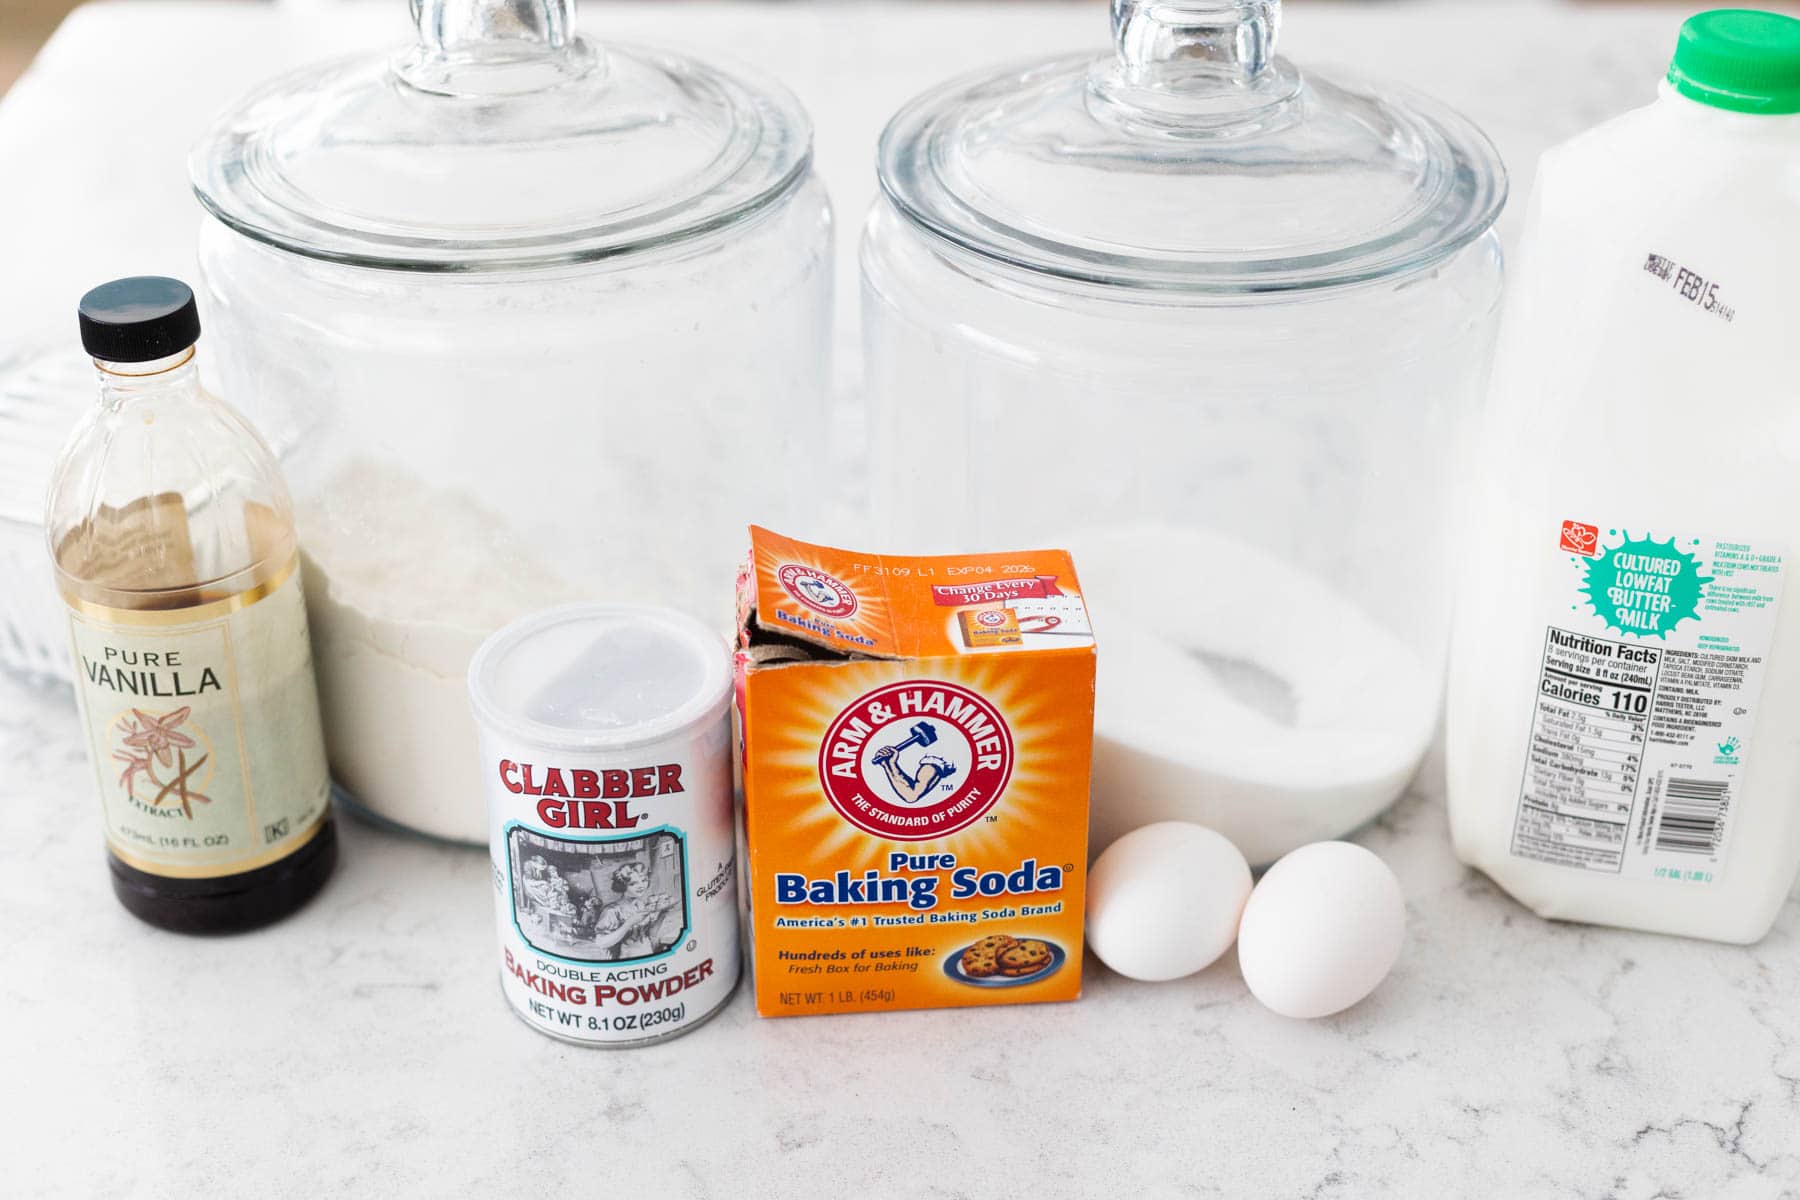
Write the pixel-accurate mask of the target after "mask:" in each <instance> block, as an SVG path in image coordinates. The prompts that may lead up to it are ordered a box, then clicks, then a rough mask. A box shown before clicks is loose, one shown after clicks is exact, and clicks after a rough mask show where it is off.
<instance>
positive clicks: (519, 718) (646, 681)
mask: <svg viewBox="0 0 1800 1200" xmlns="http://www.w3.org/2000/svg"><path fill="white" fill-rule="evenodd" d="M730 698H731V658H730V653H729V651H728V650H727V649H726V646H725V642H724V639H723V638H722V637H720V636H719V635H718V634H717V633H715V632H713V630H711V629H710V628H708V627H707V626H706V625H705V624H704V623H703V622H701V621H699V620H697V619H695V618H693V617H690V616H688V615H687V614H686V613H681V612H676V611H674V610H673V609H665V608H648V607H640V606H636V605H628V604H568V605H563V606H561V607H558V608H551V609H545V610H544V611H542V612H539V613H534V614H532V615H531V616H528V617H523V618H521V619H519V620H517V621H514V622H513V623H512V624H511V625H508V626H506V628H504V629H502V630H500V631H499V632H498V633H495V634H494V635H493V636H492V637H490V638H488V640H487V641H486V642H484V643H482V646H481V648H480V649H479V650H477V651H476V652H475V657H474V658H473V659H471V660H470V662H469V702H470V704H471V706H472V707H473V708H474V710H475V719H476V720H477V721H478V722H479V723H480V724H481V725H482V726H484V727H485V728H487V729H488V730H490V731H493V732H497V733H502V734H505V735H507V736H509V737H514V738H517V739H519V740H521V741H525V742H530V743H535V744H537V745H540V746H544V747H548V748H553V749H566V750H620V749H627V748H630V747H633V746H639V745H643V744H646V743H649V742H655V741H660V740H662V739H664V738H667V737H670V736H672V735H675V734H679V733H680V732H682V731H683V730H685V729H689V728H692V727H693V726H695V725H698V724H700V723H702V722H705V721H708V720H710V719H714V718H717V717H718V716H719V715H721V713H722V712H723V711H724V709H725V706H726V704H727V703H729V701H730Z"/></svg>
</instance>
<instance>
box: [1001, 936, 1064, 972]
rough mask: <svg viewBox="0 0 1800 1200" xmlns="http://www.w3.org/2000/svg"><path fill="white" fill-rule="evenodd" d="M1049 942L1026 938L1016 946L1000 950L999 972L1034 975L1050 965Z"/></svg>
mask: <svg viewBox="0 0 1800 1200" xmlns="http://www.w3.org/2000/svg"><path fill="white" fill-rule="evenodd" d="M1050 957H1051V955H1050V943H1049V942H1044V941H1039V940H1038V939H1037V938H1027V939H1026V940H1024V941H1022V942H1020V943H1019V944H1018V945H1016V946H1008V947H1007V948H1006V949H1004V950H1002V951H1000V954H999V959H1000V973H1001V974H1002V975H1011V976H1015V977H1016V976H1020V975H1036V974H1037V973H1038V972H1039V971H1042V970H1043V969H1044V968H1045V967H1047V966H1049V965H1050Z"/></svg>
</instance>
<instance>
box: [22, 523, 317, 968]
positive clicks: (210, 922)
mask: <svg viewBox="0 0 1800 1200" xmlns="http://www.w3.org/2000/svg"><path fill="white" fill-rule="evenodd" d="M246 518H247V523H248V526H249V530H250V535H251V538H252V540H253V541H254V542H255V543H256V545H257V548H258V550H259V551H260V553H259V556H258V563H257V566H255V567H254V568H252V569H250V570H248V571H244V572H241V573H239V574H238V575H236V576H233V577H231V578H230V579H228V580H218V581H214V582H211V583H204V584H199V583H195V582H193V580H194V579H195V577H196V575H197V574H198V572H197V571H196V570H195V569H194V554H193V547H192V543H191V541H190V539H189V536H188V532H187V515H186V511H185V507H184V505H183V503H182V500H181V497H179V496H177V495H173V494H165V495H161V496H148V497H145V498H143V499H142V500H139V501H137V502H134V503H132V504H129V505H126V506H125V507H123V508H116V509H115V508H106V509H102V510H100V512H99V514H98V515H97V516H96V517H94V518H92V519H90V520H88V521H84V522H83V523H82V524H81V525H79V526H77V527H76V528H74V529H72V530H70V531H69V533H68V535H67V536H66V537H64V538H63V540H62V542H61V544H60V545H59V546H58V547H57V553H56V566H57V575H58V581H59V583H60V584H61V587H62V590H63V594H64V598H65V600H67V601H69V602H70V603H85V604H88V605H97V606H101V607H103V608H110V609H118V610H129V611H171V610H180V609H185V608H197V607H199V606H201V605H204V604H211V603H213V602H215V601H218V600H226V599H230V598H231V597H233V596H235V595H238V594H240V593H242V592H245V591H249V590H252V589H256V588H259V587H262V586H263V585H264V584H266V583H268V582H269V581H270V580H272V579H275V578H277V577H278V576H280V575H281V574H282V573H283V572H285V571H286V570H287V568H288V566H289V565H290V564H291V563H292V562H293V560H294V556H295V545H294V537H293V533H292V531H291V530H290V529H288V528H287V527H286V525H285V523H284V522H282V521H280V520H279V519H277V518H275V516H274V514H272V513H269V512H268V511H267V510H264V509H261V508H260V507H259V506H251V507H250V509H249V511H248V512H247V513H246ZM106 857H107V862H108V865H110V866H111V868H112V884H113V894H114V895H115V896H117V897H118V898H119V903H121V904H123V905H124V906H125V908H126V909H127V910H128V911H129V912H131V913H132V915H134V916H136V917H138V918H140V919H141V920H144V921H147V922H149V923H150V924H152V925H155V926H158V927H160V928H163V929H169V930H173V931H175V932H177V933H235V932H239V931H242V930H248V929H255V928H257V927H259V926H262V925H267V924H269V923H271V922H273V921H277V920H280V919H281V918H282V917H285V916H287V915H288V914H289V913H291V912H293V911H294V910H295V909H297V908H299V907H300V906H301V905H303V904H305V903H306V902H307V901H308V900H310V899H311V898H312V897H313V895H314V894H315V893H317V892H318V890H319V889H320V888H321V887H323V886H324V884H325V881H326V880H327V879H328V878H330V876H331V872H332V869H333V868H334V867H335V866H336V865H337V826H336V823H335V821H334V819H333V818H332V816H331V813H330V811H329V809H327V811H326V813H325V817H324V820H323V822H322V823H321V825H320V827H319V829H318V832H317V833H315V834H314V835H313V836H312V837H311V838H310V839H308V840H307V841H306V842H305V843H304V844H303V845H301V846H299V847H298V848H297V849H296V850H295V851H294V852H293V853H292V854H289V855H288V856H287V857H285V858H282V859H278V860H277V861H275V862H272V863H268V864H266V865H264V866H260V867H257V868H255V869H253V870H249V871H244V872H241V873H239V874H236V875H215V876H209V877H204V878H194V879H188V878H173V877H170V876H166V875H157V874H153V873H151V872H149V871H143V870H139V869H138V868H137V867H134V866H132V865H131V864H130V863H127V862H125V861H123V860H122V859H120V858H119V856H118V855H117V854H115V853H113V851H112V848H111V847H110V846H109V847H108V848H107V852H106Z"/></svg>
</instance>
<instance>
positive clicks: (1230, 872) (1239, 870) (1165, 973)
mask: <svg viewBox="0 0 1800 1200" xmlns="http://www.w3.org/2000/svg"><path fill="white" fill-rule="evenodd" d="M1249 895H1250V866H1249V864H1248V863H1246V862H1245V861H1244V856H1243V855H1242V854H1240V853H1238V848H1237V847H1236V846H1234V845H1232V844H1231V843H1230V842H1229V841H1227V840H1225V838H1224V837H1223V836H1221V835H1220V834H1217V833H1214V832H1213V831H1212V830H1210V829H1208V828H1206V827H1205V826H1204V825H1190V824H1189V823H1187V822H1186V821H1159V822H1158V823H1156V824H1154V825H1146V826H1144V827H1143V828H1142V829H1134V830H1132V831H1131V832H1130V833H1128V834H1126V835H1125V836H1124V837H1122V838H1120V839H1119V840H1118V841H1116V842H1114V843H1113V844H1112V845H1110V846H1108V847H1107V848H1106V850H1105V852H1104V853H1102V854H1101V855H1100V857H1099V858H1097V859H1095V860H1094V866H1093V869H1092V870H1091V871H1089V872H1088V897H1087V939H1088V945H1089V946H1091V947H1093V950H1094V953H1095V954H1096V955H1098V956H1099V958H1100V961H1101V962H1103V963H1105V964H1106V965H1107V966H1109V967H1111V968H1112V969H1113V970H1115V971H1117V972H1118V973H1119V974H1121V975H1127V976H1130V977H1131V978H1132V979H1145V980H1163V979H1179V978H1181V977H1182V976H1183V975H1192V974H1193V973H1194V972H1195V971H1198V970H1200V969H1201V968H1202V967H1205V966H1207V965H1208V964H1210V963H1211V962H1213V960H1215V959H1217V958H1218V957H1219V955H1221V954H1223V953H1225V951H1226V950H1228V949H1230V947H1231V942H1232V939H1233V938H1235V937H1237V927H1238V916H1239V914H1241V913H1242V912H1243V911H1244V901H1245V899H1246V898H1248V896H1249Z"/></svg>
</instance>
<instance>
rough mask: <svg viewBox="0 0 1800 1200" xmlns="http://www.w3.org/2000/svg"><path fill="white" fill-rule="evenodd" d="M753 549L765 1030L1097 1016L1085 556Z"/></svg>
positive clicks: (1090, 646)
mask: <svg viewBox="0 0 1800 1200" xmlns="http://www.w3.org/2000/svg"><path fill="white" fill-rule="evenodd" d="M751 544H752V551H751V558H750V562H749V563H748V565H747V567H746V569H745V571H744V574H743V576H742V578H741V579H740V580H739V585H738V609H739V618H740V621H739V624H740V644H739V649H738V653H737V670H738V703H739V706H740V716H741V723H742V737H743V744H742V753H743V763H744V833H745V839H746V844H747V847H748V856H747V857H748V867H747V872H748V880H747V882H748V888H747V891H748V896H749V907H750V916H749V926H750V938H751V959H752V965H753V968H754V977H755V989H756V1007H757V1011H758V1012H760V1013H762V1014H763V1015H764V1016H789V1015H796V1014H802V1013H828V1012H848V1011H856V1010H866V1009H896V1008H931V1007H950V1006H956V1005H970V1004H1007V1003H1022V1002H1031V1001H1041V1000H1071V999H1074V998H1075V997H1077V996H1079V995H1080V994H1081V948H1082V941H1081V939H1082V915H1083V913H1082V901H1083V895H1084V891H1085V887H1086V874H1087V825H1088V777H1089V766H1090V758H1091V753H1092V746H1093V721H1094V638H1093V632H1092V629H1091V628H1090V626H1089V624H1088V619H1087V611H1086V608H1085V606H1084V605H1083V603H1082V599H1081V594H1080V587H1079V584H1078V582H1077V580H1076V577H1075V571H1074V567H1073V566H1072V564H1071V563H1070V561H1069V558H1068V556H1067V555H1066V554H1064V553H1063V552H1061V551H1054V550H1039V551H1027V552H1023V553H1018V554H974V555H963V556H955V557H942V558H899V557H893V556H881V555H872V554H855V553H851V552H848V551H843V550H832V549H827V548H824V547H820V546H812V545H808V544H806V543H803V542H796V541H792V540H789V539H787V538H783V537H779V536H777V535H775V534H772V533H770V532H768V531H767V530H763V529H752V530H751Z"/></svg>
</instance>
